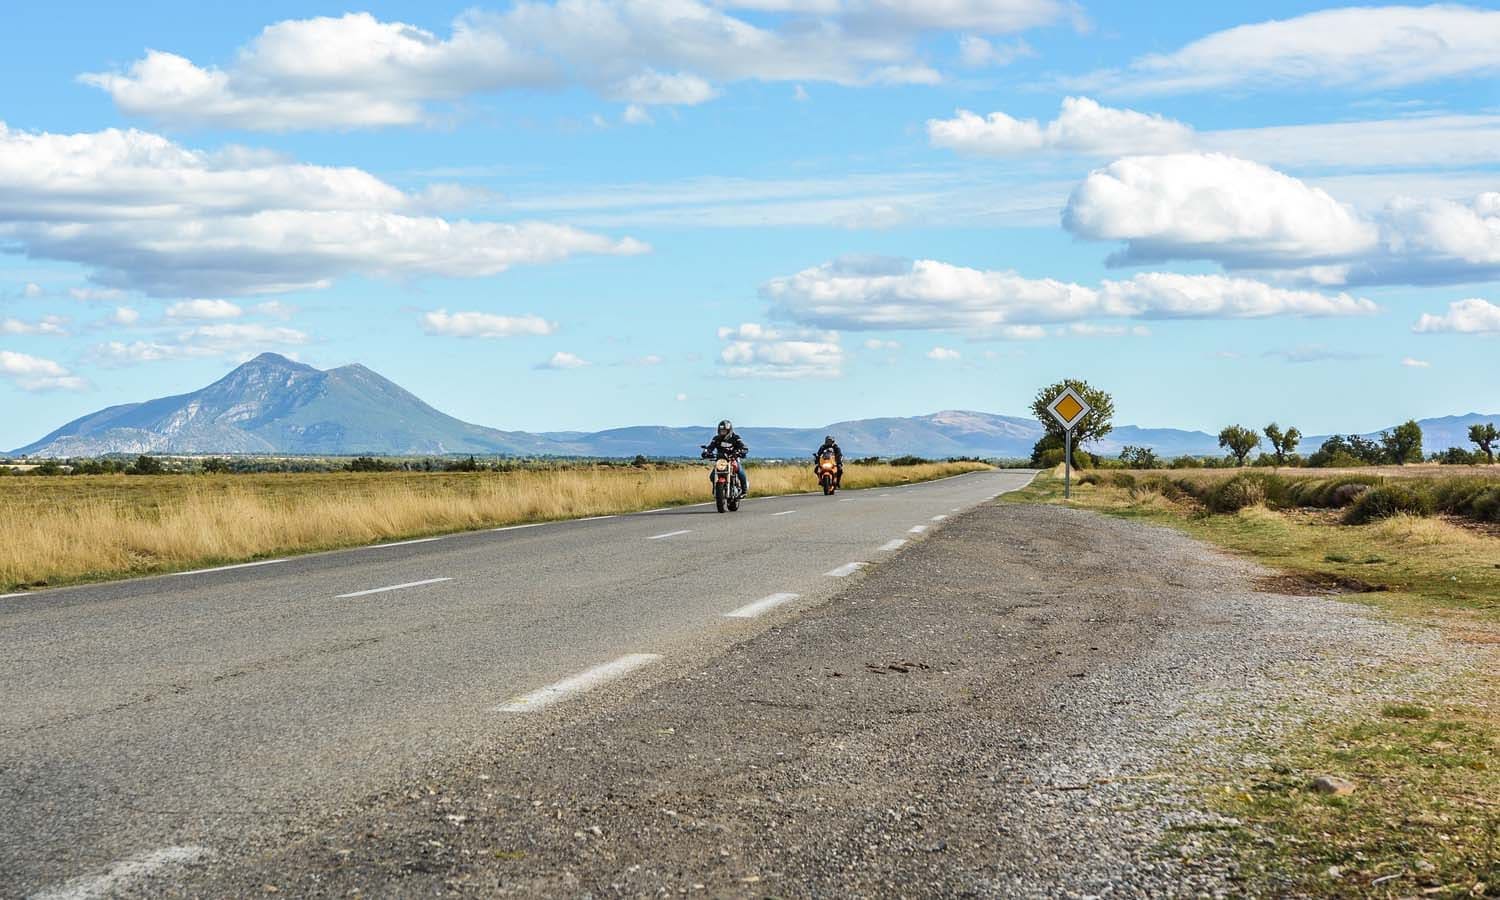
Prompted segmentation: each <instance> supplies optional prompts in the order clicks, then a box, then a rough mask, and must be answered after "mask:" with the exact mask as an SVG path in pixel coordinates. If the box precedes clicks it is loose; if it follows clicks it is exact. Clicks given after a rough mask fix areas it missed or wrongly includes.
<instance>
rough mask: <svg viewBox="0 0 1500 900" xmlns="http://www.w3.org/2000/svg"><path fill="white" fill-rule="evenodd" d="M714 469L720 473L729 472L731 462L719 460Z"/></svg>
mask: <svg viewBox="0 0 1500 900" xmlns="http://www.w3.org/2000/svg"><path fill="white" fill-rule="evenodd" d="M714 468H715V469H718V470H719V471H720V472H724V471H727V470H728V469H729V460H727V459H721V460H719V461H718V462H716V463H714Z"/></svg>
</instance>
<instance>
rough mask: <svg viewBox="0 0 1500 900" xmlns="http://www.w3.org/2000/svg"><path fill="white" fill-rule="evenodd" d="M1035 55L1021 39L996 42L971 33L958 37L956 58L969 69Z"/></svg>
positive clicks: (996, 64)
mask: <svg viewBox="0 0 1500 900" xmlns="http://www.w3.org/2000/svg"><path fill="white" fill-rule="evenodd" d="M1035 55H1036V51H1035V50H1032V49H1031V46H1030V45H1029V44H1027V43H1026V42H1025V41H1021V40H1017V41H1015V42H1013V43H1009V44H997V43H995V42H993V41H987V40H985V39H984V38H982V37H978V36H976V35H972V34H965V35H962V36H961V37H959V39H958V58H959V60H960V61H962V63H963V64H964V65H965V66H967V67H969V68H971V69H987V68H991V67H993V66H1008V65H1010V64H1011V63H1013V62H1015V61H1016V60H1018V59H1021V58H1023V57H1027V56H1035Z"/></svg>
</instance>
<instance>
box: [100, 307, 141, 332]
mask: <svg viewBox="0 0 1500 900" xmlns="http://www.w3.org/2000/svg"><path fill="white" fill-rule="evenodd" d="M107 321H108V322H109V324H111V325H119V326H121V327H124V328H131V327H134V326H136V325H139V324H140V321H141V314H140V312H138V311H137V310H134V309H131V308H130V307H128V306H117V307H115V311H114V312H112V313H110V314H109V319H108V320H107Z"/></svg>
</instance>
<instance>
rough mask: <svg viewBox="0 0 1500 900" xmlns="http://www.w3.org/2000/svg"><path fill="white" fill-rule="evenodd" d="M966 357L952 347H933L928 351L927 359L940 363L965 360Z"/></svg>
mask: <svg viewBox="0 0 1500 900" xmlns="http://www.w3.org/2000/svg"><path fill="white" fill-rule="evenodd" d="M963 357H964V355H963V354H962V353H960V352H959V351H957V350H954V349H952V348H951V347H933V348H932V349H931V350H928V351H927V358H928V359H933V360H937V361H938V362H956V361H958V360H960V359H963Z"/></svg>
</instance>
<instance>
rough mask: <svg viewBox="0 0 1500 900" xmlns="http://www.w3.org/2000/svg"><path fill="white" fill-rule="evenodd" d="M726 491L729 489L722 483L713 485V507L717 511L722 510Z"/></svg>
mask: <svg viewBox="0 0 1500 900" xmlns="http://www.w3.org/2000/svg"><path fill="white" fill-rule="evenodd" d="M727 493H729V491H728V489H727V488H726V487H725V486H724V485H722V484H716V485H714V508H715V509H717V510H718V511H719V512H723V511H724V502H725V497H724V495H725V494H727Z"/></svg>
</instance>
